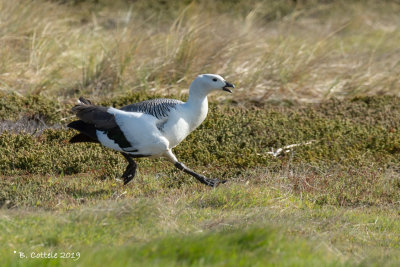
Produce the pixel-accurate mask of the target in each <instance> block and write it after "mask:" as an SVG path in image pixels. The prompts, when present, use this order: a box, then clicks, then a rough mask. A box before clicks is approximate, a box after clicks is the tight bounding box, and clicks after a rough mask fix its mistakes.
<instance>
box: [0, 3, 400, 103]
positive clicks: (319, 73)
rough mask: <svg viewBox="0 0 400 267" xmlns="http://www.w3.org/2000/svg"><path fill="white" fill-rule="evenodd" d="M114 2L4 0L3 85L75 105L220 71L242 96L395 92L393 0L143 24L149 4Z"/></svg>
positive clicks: (158, 17)
mask: <svg viewBox="0 0 400 267" xmlns="http://www.w3.org/2000/svg"><path fill="white" fill-rule="evenodd" d="M154 2H155V3H157V2H156V1H154ZM117 3H119V4H114V5H104V3H102V2H100V3H99V4H98V5H91V4H89V3H88V2H86V1H83V3H82V4H78V5H66V4H64V5H60V4H57V3H55V2H49V1H35V2H31V1H19V2H18V4H16V3H13V2H10V1H2V2H1V4H0V15H1V17H2V20H1V22H0V23H1V29H2V32H1V37H0V43H1V48H0V54H1V55H2V62H1V65H0V80H1V85H0V88H1V89H2V90H3V91H16V92H19V93H22V94H25V93H40V92H42V93H43V94H46V95H53V96H63V97H67V98H69V97H72V96H76V95H78V94H81V93H84V94H91V95H92V96H108V95H110V94H111V95H115V94H122V93H124V92H127V91H132V90H139V89H146V90H151V91H156V92H159V93H164V94H168V93H171V92H180V91H181V90H182V89H186V88H187V87H188V85H189V83H190V82H191V81H192V79H193V78H194V77H195V76H196V75H198V74H199V73H204V72H214V73H215V72H216V73H220V74H222V75H224V77H226V78H227V79H229V80H231V81H233V82H235V83H236V84H237V85H238V86H237V90H236V92H235V96H234V97H235V99H236V100H239V99H249V98H251V99H254V100H255V101H265V100H268V99H284V98H289V99H296V100H304V101H316V100H321V99H325V98H329V97H332V96H347V95H351V96H354V95H357V94H365V93H368V94H375V93H390V94H397V89H398V87H399V81H398V79H396V78H395V77H398V76H399V74H400V73H399V72H400V66H399V61H398V59H397V58H400V55H399V51H398V49H397V47H398V43H399V42H400V32H399V27H398V25H399V24H400V22H399V17H398V16H397V14H398V13H399V11H400V7H399V5H397V4H395V3H391V2H385V3H381V2H378V1H368V3H367V4H362V3H361V2H352V3H347V2H346V3H345V2H342V1H337V2H333V3H327V4H312V3H311V2H310V3H309V4H298V5H294V4H293V3H291V2H289V1H282V3H281V4H271V3H272V2H271V3H270V2H268V1H265V2H258V1H253V2H251V3H250V4H248V5H245V4H244V3H242V2H240V1H239V2H238V3H236V4H233V3H230V2H226V3H225V4H224V5H222V4H212V3H211V2H208V1H205V2H202V3H195V2H192V3H191V4H189V5H185V4H183V3H177V4H176V5H171V6H168V5H167V6H162V5H157V4H154V5H153V8H154V9H153V13H152V15H149V16H147V17H145V16H144V14H147V13H146V12H149V5H146V4H144V3H143V1H138V2H135V3H132V4H131V5H129V4H128V3H124V2H123V1H121V2H117ZM121 6H122V7H124V8H121ZM150 6H151V5H150ZM228 6H229V7H230V8H227V7H228ZM167 7H168V8H167ZM163 10H164V11H163ZM39 14H47V15H46V16H42V15H39Z"/></svg>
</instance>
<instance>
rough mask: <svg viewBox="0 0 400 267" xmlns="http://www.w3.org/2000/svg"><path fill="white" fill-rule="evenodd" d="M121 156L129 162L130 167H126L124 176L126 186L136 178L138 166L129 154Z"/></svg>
mask: <svg viewBox="0 0 400 267" xmlns="http://www.w3.org/2000/svg"><path fill="white" fill-rule="evenodd" d="M121 154H122V156H124V158H125V159H126V160H127V161H128V166H127V167H126V170H125V172H124V174H122V179H123V180H124V185H126V184H127V183H129V182H130V181H131V180H132V179H133V177H135V174H136V167H137V165H136V162H135V161H134V160H133V159H132V158H131V157H130V156H129V155H128V154H126V153H121Z"/></svg>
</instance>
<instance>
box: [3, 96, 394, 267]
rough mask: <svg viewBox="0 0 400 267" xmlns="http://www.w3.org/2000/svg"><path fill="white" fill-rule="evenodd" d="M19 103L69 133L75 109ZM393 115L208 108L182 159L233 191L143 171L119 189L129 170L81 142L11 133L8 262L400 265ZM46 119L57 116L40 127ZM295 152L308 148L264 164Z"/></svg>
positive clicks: (330, 108)
mask: <svg viewBox="0 0 400 267" xmlns="http://www.w3.org/2000/svg"><path fill="white" fill-rule="evenodd" d="M7 97H12V98H13V99H15V96H4V97H3V99H7ZM136 97H138V99H140V98H148V97H152V96H146V95H143V96H136ZM130 101H134V100H133V99H132V97H131V96H128V97H126V98H118V99H110V100H107V101H105V102H102V104H105V105H107V104H113V105H116V106H119V105H124V104H126V103H128V102H130ZM6 102H7V101H6ZM100 102H101V101H100ZM14 103H16V105H22V104H17V103H23V105H24V106H25V110H29V112H30V114H31V117H32V119H34V118H41V120H42V121H43V123H45V124H46V125H47V126H50V127H51V125H53V124H56V125H65V124H66V123H67V122H68V120H67V121H65V119H64V118H65V117H66V116H69V115H68V112H66V111H67V110H68V109H69V108H70V107H71V104H68V103H67V104H58V103H57V104H56V103H54V102H52V101H47V100H46V99H45V98H41V99H34V98H31V97H27V98H24V99H18V100H15V101H14ZM30 103H32V104H30ZM398 103H399V99H398V98H397V97H386V96H382V97H358V98H353V99H350V100H341V101H339V100H335V99H332V100H329V101H325V102H322V103H318V104H299V103H289V102H286V103H279V104H278V103H265V104H263V105H262V106H257V107H255V106H254V105H252V104H244V105H240V106H239V105H236V104H233V103H229V102H227V103H219V104H218V105H215V104H212V105H211V109H210V114H209V116H208V118H207V119H206V121H205V122H204V123H203V124H202V126H201V127H200V128H199V129H198V130H196V131H195V132H194V133H192V134H191V135H190V136H189V137H188V138H187V139H186V140H185V141H184V142H183V143H182V144H181V145H180V146H178V147H177V148H176V150H175V151H176V154H177V156H178V157H179V158H180V160H181V161H183V162H185V163H186V164H187V165H189V166H191V167H192V168H194V169H196V170H197V171H200V172H202V173H204V174H206V175H208V176H211V177H219V178H224V179H227V180H228V183H227V184H225V185H222V186H220V187H219V188H217V189H210V188H206V187H204V186H203V185H201V184H199V183H197V182H196V181H195V180H194V179H193V178H191V177H190V176H187V175H185V174H183V173H181V172H179V171H178V170H176V169H175V168H174V167H173V166H172V165H171V164H170V163H168V162H166V161H163V160H151V159H142V160H138V163H139V171H138V174H137V177H136V178H135V179H134V180H133V181H132V182H131V183H130V184H128V185H127V186H123V185H122V182H121V181H118V180H116V178H118V177H119V175H121V173H122V172H123V170H124V168H125V166H126V162H125V160H124V159H123V157H122V156H120V155H119V154H118V153H115V152H112V151H111V150H108V149H105V148H102V147H100V146H99V145H96V144H73V145H72V144H69V143H68V139H69V138H70V137H71V136H73V134H74V131H73V130H69V129H66V128H63V127H60V128H56V129H47V130H44V131H42V132H40V133H34V134H32V133H25V132H18V133H15V132H12V129H11V128H10V131H5V132H3V133H2V134H1V135H0V144H1V145H0V149H1V154H0V155H1V157H0V165H1V168H2V170H3V173H4V176H3V178H2V181H1V188H2V190H1V192H0V200H1V204H2V206H3V211H2V214H3V217H2V219H1V221H2V223H1V226H2V228H3V229H2V230H4V231H2V232H3V233H4V234H3V235H2V237H1V239H2V241H5V240H7V242H3V244H4V246H3V247H2V249H1V250H2V255H3V258H4V259H6V261H7V262H9V263H10V264H11V262H18V263H17V264H22V265H26V264H27V265H36V264H43V263H44V262H47V263H48V264H56V265H70V264H71V265H74V264H75V263H76V262H75V261H72V260H67V261H66V260H61V259H57V260H44V261H43V260H27V259H26V260H24V261H16V258H15V257H16V256H15V255H14V254H10V251H13V250H15V249H17V250H19V251H23V252H34V251H62V250H68V251H69V250H71V251H72V250H75V251H79V252H81V255H82V259H80V260H79V264H82V265H86V264H89V263H90V264H96V265H101V263H103V262H110V263H111V262H112V263H113V264H115V265H120V266H123V265H126V264H133V265H138V266H139V265H142V264H144V265H159V266H165V265H171V266H172V265H176V264H179V265H184V266H189V265H213V264H215V265H219V264H223V265H234V264H237V265H242V266H253V265H254V264H258V263H259V264H261V265H264V264H267V265H268V264H270V265H274V264H278V263H279V264H283V265H304V266H306V265H309V264H316V265H321V264H322V265H342V264H346V265H347V264H349V265H353V264H360V263H365V264H369V263H370V261H372V263H373V265H375V264H378V263H381V262H384V263H387V264H394V262H397V261H398V260H399V258H398V257H399V254H398V253H397V252H396V249H398V247H399V244H400V243H399V242H400V239H399V236H400V235H399V234H400V233H399V232H398V229H400V227H399V226H400V225H397V224H398V222H397V217H398V212H399V210H398V209H397V208H396V205H397V204H398V203H399V201H400V193H399V192H400V178H399V175H398V168H397V165H398V163H399V157H398V153H399V151H400V150H399V149H398V148H399V134H398V133H399V126H400V124H399V122H400V121H399V119H398V118H399V116H398V114H399V112H400V105H399V104H398ZM43 106H46V108H45V109H44V110H47V111H48V114H44V113H41V114H39V112H40V110H41V109H42V108H43ZM57 109H61V110H63V112H65V113H58V112H56V110H57ZM20 110H22V109H20ZM7 111H8V108H7V107H6V106H5V105H3V108H2V112H3V113H2V114H3V116H4V119H9V120H13V119H16V118H19V117H20V116H26V114H24V113H21V114H18V113H13V114H12V115H11V116H13V117H7V116H8V115H7V114H11V113H8V112H7ZM32 115H33V116H32ZM71 119H72V118H71ZM309 141H313V142H312V143H310V144H307V145H305V143H307V142H309ZM290 144H303V145H300V146H297V147H294V148H292V149H291V151H290V152H287V153H284V154H281V155H278V156H277V157H274V156H272V155H271V154H268V152H270V151H271V150H273V149H274V148H275V149H276V148H279V147H284V146H287V145H290ZM31 228H35V229H36V230H35V231H33V232H32V231H31ZM217 240H218V242H217ZM110 246H113V248H110ZM115 246H116V247H115ZM327 255H328V256H327Z"/></svg>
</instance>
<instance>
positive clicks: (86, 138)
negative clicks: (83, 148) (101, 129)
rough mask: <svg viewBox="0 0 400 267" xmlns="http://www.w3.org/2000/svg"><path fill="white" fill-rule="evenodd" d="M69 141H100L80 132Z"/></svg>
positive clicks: (72, 142)
mask: <svg viewBox="0 0 400 267" xmlns="http://www.w3.org/2000/svg"><path fill="white" fill-rule="evenodd" d="M69 143H71V144H74V143H99V141H98V140H95V139H93V138H91V137H89V136H87V135H85V134H81V133H80V134H77V135H75V136H73V137H72V138H71V139H69Z"/></svg>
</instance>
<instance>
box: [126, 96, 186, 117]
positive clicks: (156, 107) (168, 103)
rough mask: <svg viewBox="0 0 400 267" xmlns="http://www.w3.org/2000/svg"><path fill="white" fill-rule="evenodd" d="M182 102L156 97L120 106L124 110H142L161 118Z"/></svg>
mask: <svg viewBox="0 0 400 267" xmlns="http://www.w3.org/2000/svg"><path fill="white" fill-rule="evenodd" d="M182 103H183V102H182V101H180V100H176V99H167V98H158V99H150V100H146V101H142V102H139V103H134V104H131V105H127V106H124V107H122V108H121V110H124V111H132V112H142V113H146V114H149V115H152V116H154V117H156V118H157V119H162V118H165V117H168V113H169V112H170V111H171V110H172V109H175V108H176V105H178V104H182Z"/></svg>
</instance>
